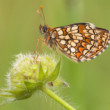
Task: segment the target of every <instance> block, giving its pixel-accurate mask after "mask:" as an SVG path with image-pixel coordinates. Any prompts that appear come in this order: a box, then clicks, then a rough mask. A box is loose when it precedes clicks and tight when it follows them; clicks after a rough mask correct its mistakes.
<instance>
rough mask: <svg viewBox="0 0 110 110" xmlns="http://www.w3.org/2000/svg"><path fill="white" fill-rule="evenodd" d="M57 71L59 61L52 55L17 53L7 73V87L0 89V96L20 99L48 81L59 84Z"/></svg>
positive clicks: (47, 83)
mask: <svg viewBox="0 0 110 110" xmlns="http://www.w3.org/2000/svg"><path fill="white" fill-rule="evenodd" d="M59 71H60V61H59V62H58V61H55V60H54V58H53V56H48V55H44V56H39V57H38V56H35V55H31V54H25V55H23V54H18V55H16V59H15V62H14V63H13V65H12V68H11V69H10V71H9V73H8V75H7V79H8V81H7V84H8V85H7V89H2V90H1V93H0V96H2V97H7V98H10V97H11V98H13V99H14V100H21V99H25V98H28V97H30V96H31V95H32V94H33V92H35V91H36V90H39V89H40V88H41V87H42V86H47V85H49V83H53V84H54V82H57V83H58V82H59V84H57V85H61V80H60V79H59V78H58V75H59Z"/></svg>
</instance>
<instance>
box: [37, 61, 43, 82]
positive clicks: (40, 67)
mask: <svg viewBox="0 0 110 110" xmlns="http://www.w3.org/2000/svg"><path fill="white" fill-rule="evenodd" d="M44 78H45V73H44V71H43V68H42V65H41V63H40V66H39V75H38V80H39V81H43V80H44Z"/></svg>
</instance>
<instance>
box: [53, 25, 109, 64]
mask: <svg viewBox="0 0 110 110" xmlns="http://www.w3.org/2000/svg"><path fill="white" fill-rule="evenodd" d="M51 36H55V42H56V44H57V46H58V48H59V49H60V50H61V51H62V52H63V53H64V54H65V55H66V56H67V57H69V58H71V59H72V60H73V61H75V62H80V61H85V60H90V59H93V58H95V57H96V56H97V55H99V54H100V53H101V52H103V51H104V50H105V48H106V47H107V46H108V43H109V42H110V32H109V31H108V30H105V29H101V28H97V27H95V26H94V25H93V24H91V23H78V24H72V25H68V26H64V27H58V28H54V30H53V32H52V35H51Z"/></svg>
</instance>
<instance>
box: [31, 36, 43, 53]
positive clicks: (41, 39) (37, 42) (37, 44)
mask: <svg viewBox="0 0 110 110" xmlns="http://www.w3.org/2000/svg"><path fill="white" fill-rule="evenodd" d="M40 40H41V41H42V42H45V40H44V39H42V38H41V37H40V38H39V39H38V40H37V44H36V48H35V50H34V52H33V54H35V52H36V50H37V48H38V45H39V41H40Z"/></svg>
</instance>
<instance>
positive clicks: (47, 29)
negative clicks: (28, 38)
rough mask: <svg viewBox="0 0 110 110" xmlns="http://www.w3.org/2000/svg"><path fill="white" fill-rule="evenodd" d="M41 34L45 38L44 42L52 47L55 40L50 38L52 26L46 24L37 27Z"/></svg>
mask: <svg viewBox="0 0 110 110" xmlns="http://www.w3.org/2000/svg"><path fill="white" fill-rule="evenodd" d="M39 29H40V32H41V34H43V35H44V39H45V43H46V44H47V45H48V46H49V47H52V48H53V47H54V46H55V40H54V38H52V36H51V35H52V32H53V28H50V27H48V26H47V25H44V26H42V25H40V27H39Z"/></svg>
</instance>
